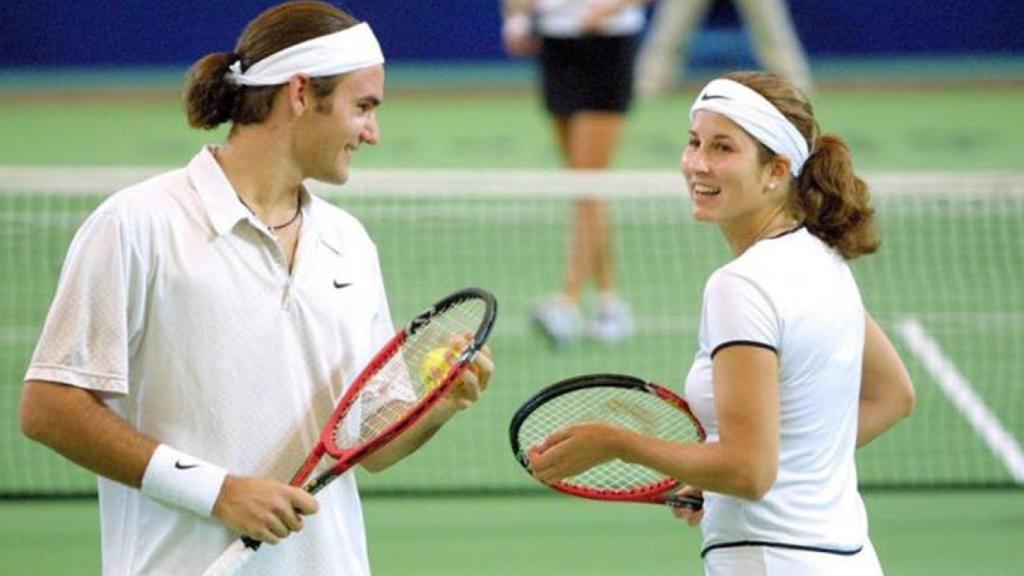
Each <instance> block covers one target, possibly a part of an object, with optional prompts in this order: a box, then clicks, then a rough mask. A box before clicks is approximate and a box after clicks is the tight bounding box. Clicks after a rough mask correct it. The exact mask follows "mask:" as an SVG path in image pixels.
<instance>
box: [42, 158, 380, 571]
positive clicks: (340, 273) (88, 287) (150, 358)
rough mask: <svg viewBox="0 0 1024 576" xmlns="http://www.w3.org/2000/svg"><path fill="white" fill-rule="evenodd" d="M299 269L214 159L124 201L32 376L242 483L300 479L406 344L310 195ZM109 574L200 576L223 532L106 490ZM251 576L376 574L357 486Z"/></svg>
mask: <svg viewBox="0 0 1024 576" xmlns="http://www.w3.org/2000/svg"><path fill="white" fill-rule="evenodd" d="M302 203H303V205H302V228H301V232H300V237H299V243H298V248H297V252H296V255H295V260H294V264H293V269H292V273H291V274H290V275H289V273H288V270H287V266H286V263H285V258H284V254H283V252H282V251H281V249H280V248H279V246H278V245H277V243H276V242H275V240H274V238H273V237H272V235H271V234H270V232H269V230H268V229H267V228H266V226H264V225H263V224H262V223H260V222H259V221H258V220H256V219H255V218H254V217H253V216H252V215H251V214H250V213H249V212H248V211H247V209H246V208H245V207H244V206H243V205H242V203H241V202H240V201H239V199H238V197H237V195H236V193H235V191H234V189H233V188H232V187H231V184H230V183H229V182H228V180H227V178H226V176H225V175H224V173H223V171H222V170H221V169H220V166H219V165H218V164H217V162H216V160H215V159H214V157H213V154H212V153H211V152H210V150H208V149H204V150H202V151H200V152H199V153H198V154H197V155H196V156H195V157H194V158H193V160H192V161H191V162H190V163H189V165H188V166H187V167H186V168H184V169H182V170H176V171H173V172H169V173H166V174H163V175H160V176H157V177H155V178H152V179H150V180H147V181H145V182H143V183H141V184H138V185H136V186H132V187H130V188H128V189H126V190H123V191H121V192H119V193H117V194H115V195H113V196H111V197H110V198H109V199H108V200H107V201H105V202H104V203H103V204H102V205H101V206H100V207H99V208H98V209H97V210H96V211H95V212H94V213H93V214H92V215H91V216H90V217H89V218H88V220H87V221H86V222H85V223H84V224H83V225H82V227H81V229H80V230H79V231H78V233H77V234H76V236H75V238H74V240H73V242H72V244H71V247H70V248H69V250H68V255H67V258H66V261H65V264H64V269H63V272H62V274H61V279H60V283H59V286H58V289H57V293H56V295H55V297H54V301H53V305H52V307H51V309H50V312H49V316H48V318H47V320H46V324H45V326H44V328H43V333H42V336H41V338H40V341H39V344H38V346H37V348H36V351H35V354H34V356H33V359H32V362H31V365H30V367H29V370H28V373H27V375H26V379H34V380H48V381H54V382H62V383H66V384H70V385H73V386H79V387H82V388H87V389H90V390H94V391H97V392H100V393H102V395H103V396H104V397H105V398H106V400H107V403H108V405H109V406H110V407H111V408H112V409H113V410H114V411H115V412H117V413H118V414H119V415H120V416H121V417H123V418H124V419H125V420H127V421H128V423H130V424H131V425H132V426H134V427H136V428H137V429H138V430H140V431H141V432H142V433H143V434H146V435H148V436H151V437H152V438H154V439H156V440H158V441H160V442H162V443H165V444H168V445H170V446H172V447H174V448H176V449H178V450H181V451H183V452H186V453H189V454H192V455H195V456H197V457H200V458H203V459H204V460H207V461H209V462H212V463H215V464H217V465H220V466H223V467H224V468H226V469H228V471H229V472H230V473H232V474H241V475H255V476H263V477H269V478H277V479H281V480H287V479H288V478H290V477H291V474H292V473H293V472H294V470H295V469H296V467H297V466H298V465H299V464H300V463H301V460H302V458H303V456H304V455H305V454H306V452H308V451H309V450H310V449H311V448H312V446H313V445H314V443H315V441H316V438H317V435H318V432H319V427H320V426H321V425H322V424H323V423H324V422H325V421H326V420H327V418H328V416H329V414H330V412H331V409H332V407H333V405H334V403H335V401H336V400H337V399H338V398H339V397H340V396H341V394H342V392H343V390H344V389H345V387H346V386H347V385H348V384H349V383H350V382H351V380H352V378H353V377H354V376H355V375H356V374H357V372H358V370H359V369H360V368H361V367H362V366H363V365H364V364H365V363H366V362H367V361H368V360H369V358H370V357H371V356H372V355H373V353H374V352H375V351H376V350H377V349H378V348H379V347H380V346H381V345H382V344H383V343H384V342H385V341H386V340H387V339H388V338H389V337H390V336H391V335H392V334H393V333H394V328H393V325H392V323H391V317H390V313H389V311H388V304H387V297H386V294H385V291H384V286H383V281H382V278H381V272H380V267H379V263H378V261H377V251H376V247H375V246H374V244H373V242H372V241H371V240H370V238H369V236H368V235H367V234H366V231H365V230H364V228H363V227H362V225H361V224H359V222H358V221H356V220H355V219H354V218H353V217H352V216H350V215H349V214H347V213H346V212H344V211H342V210H340V209H338V208H336V207H334V206H332V205H330V204H329V203H327V202H325V201H323V200H321V199H319V198H316V197H314V196H311V195H309V194H308V193H307V192H305V191H303V197H302ZM99 492H100V511H101V517H102V528H103V531H102V539H103V572H104V574H117V575H121V574H143V573H145V574H195V573H201V572H202V571H203V570H204V569H205V568H206V567H207V566H208V565H209V564H210V563H211V562H213V560H214V559H215V558H216V557H217V556H218V555H219V554H220V553H221V551H222V550H223V549H224V548H226V547H227V546H228V545H229V544H230V543H231V542H232V540H233V538H234V537H233V535H231V534H229V532H228V530H226V529H225V528H224V527H223V526H222V525H221V524H220V523H218V522H217V521H216V520H214V519H208V518H201V517H199V516H197V515H195V514H193V513H191V512H187V511H184V510H180V509H176V508H172V507H169V506H166V505H164V504H162V503H160V502H156V501H154V500H151V499H149V498H147V497H145V496H143V495H142V494H141V492H139V491H138V490H135V489H132V488H128V487H125V486H123V485H120V484H117V483H115V482H111V481H108V480H106V479H102V478H101V479H100V480H99ZM318 499H319V500H320V512H319V513H318V514H316V515H315V516H313V517H310V518H308V519H307V523H306V526H305V529H304V530H303V532H302V533H301V534H298V535H293V536H292V537H291V538H288V539H287V540H286V541H284V542H283V543H282V544H280V545H278V546H266V547H264V548H263V549H262V550H261V551H260V553H259V554H258V555H257V556H258V557H257V559H256V560H255V561H254V562H253V563H252V565H251V567H252V570H251V572H247V573H251V574H315V573H318V572H322V571H324V570H326V569H328V567H329V570H331V571H333V572H336V573H343V574H349V575H360V574H367V573H368V572H369V567H368V562H367V554H366V544H365V536H364V532H363V519H362V512H361V507H360V503H359V498H358V493H357V490H356V483H355V479H354V477H353V475H352V474H351V473H350V474H347V475H345V476H344V477H342V478H340V479H338V480H337V481H335V483H334V484H332V485H331V486H330V487H328V488H327V489H326V490H324V491H323V492H321V493H320V494H319V495H318Z"/></svg>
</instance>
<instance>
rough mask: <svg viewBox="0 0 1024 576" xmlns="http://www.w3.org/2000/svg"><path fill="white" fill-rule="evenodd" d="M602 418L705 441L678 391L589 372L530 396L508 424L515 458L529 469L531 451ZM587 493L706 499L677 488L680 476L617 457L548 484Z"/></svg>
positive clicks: (610, 497) (696, 503) (628, 498)
mask: <svg viewBox="0 0 1024 576" xmlns="http://www.w3.org/2000/svg"><path fill="white" fill-rule="evenodd" d="M584 422H603V423H607V424H613V425H616V426H620V427H622V428H627V429H629V430H632V431H634V432H638V433H640V434H644V435H647V436H654V437H657V438H661V439H664V440H671V441H675V442H703V441H704V438H705V433H704V428H703V427H702V426H701V424H700V422H699V421H698V420H697V418H696V417H695V416H694V415H693V413H692V412H691V411H690V407H689V405H688V404H687V403H686V401H685V400H683V399H682V398H680V397H679V396H678V395H677V394H675V393H674V392H672V391H671V390H668V389H667V388H665V387H663V386H659V385H658V384H653V383H651V382H646V381H644V380H641V379H639V378H635V377H633V376H624V375H621V374H588V375H584V376H576V377H574V378H569V379H567V380H562V381H561V382H557V383H555V384H552V385H550V386H548V387H546V388H544V389H542V390H540V391H539V392H537V393H536V394H534V395H533V396H532V397H530V398H529V399H528V400H527V401H526V402H524V403H523V405H522V406H521V407H520V408H519V410H517V411H516V413H515V415H514V416H513V417H512V422H511V424H510V425H509V441H510V442H511V444H512V452H513V454H515V457H516V460H518V461H519V463H520V464H521V465H522V466H523V468H525V469H526V470H527V472H529V470H530V461H529V451H530V448H531V447H533V446H537V445H540V444H541V442H543V441H544V439H545V438H547V437H548V436H550V435H551V434H552V433H554V432H555V431H557V430H559V429H562V428H565V427H567V426H571V425H573V424H581V423H584ZM549 486H550V487H551V488H554V489H555V490H558V491H559V492H563V493H565V494H570V495H572V496H579V497H582V498H589V499H592V500H604V501H613V502H642V503H648V504H662V505H668V506H672V507H676V508H688V509H690V510H699V509H700V508H701V507H702V506H703V499H701V498H699V497H694V496H682V495H679V494H676V492H677V491H678V490H679V489H680V488H681V486H680V483H679V481H678V480H676V479H675V478H672V477H669V476H666V475H664V474H662V473H660V472H658V471H655V470H652V469H650V468H647V467H645V466H641V465H639V464H631V463H628V462H623V461H622V460H618V459H613V460H610V461H608V462H604V463H602V464H599V465H597V466H594V467H593V468H591V469H589V470H586V471H584V472H583V473H581V474H577V475H576V476H572V477H569V478H564V479H562V480H560V481H558V482H556V483H553V484H549Z"/></svg>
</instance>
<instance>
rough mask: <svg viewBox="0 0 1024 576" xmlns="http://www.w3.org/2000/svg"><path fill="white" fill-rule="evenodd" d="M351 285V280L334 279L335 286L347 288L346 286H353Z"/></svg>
mask: <svg viewBox="0 0 1024 576" xmlns="http://www.w3.org/2000/svg"><path fill="white" fill-rule="evenodd" d="M351 285H352V283H351V282H338V281H337V280H335V281H334V287H335V288H345V287H346V286H351Z"/></svg>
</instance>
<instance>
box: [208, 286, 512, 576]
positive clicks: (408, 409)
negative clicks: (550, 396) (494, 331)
mask: <svg viewBox="0 0 1024 576" xmlns="http://www.w3.org/2000/svg"><path fill="white" fill-rule="evenodd" d="M496 313H497V302H496V301H495V299H494V296H493V295H491V294H490V293H489V292H486V291H484V290H481V289H479V288H468V289H465V290H460V291H458V292H455V293H453V294H450V295H448V296H446V297H445V298H443V299H441V300H440V301H438V302H437V303H435V304H434V305H433V306H431V307H430V308H428V309H427V310H425V311H424V312H422V313H420V314H419V315H417V316H416V317H415V318H413V320H412V321H411V322H409V324H408V325H407V326H405V327H404V328H403V329H401V330H399V331H398V333H396V334H395V336H394V337H393V338H392V339H391V340H390V341H388V343H387V344H385V345H384V347H383V348H382V349H381V350H380V351H379V352H377V354H376V355H375V356H374V357H373V359H372V360H370V362H369V364H367V366H366V367H365V368H364V369H363V371H362V372H361V373H360V374H359V375H358V376H357V377H356V378H355V380H354V381H353V382H352V384H351V385H350V386H349V387H348V389H347V390H346V391H345V394H344V395H343V396H342V398H341V400H339V401H338V404H337V406H336V407H335V408H334V412H333V413H332V414H331V417H330V419H329V420H328V422H327V424H326V425H325V426H324V428H323V430H322V431H321V433H320V439H319V440H318V441H317V444H316V446H315V447H314V448H313V450H312V452H310V454H309V455H308V457H307V458H306V460H305V462H304V463H303V464H302V466H301V467H300V468H299V470H298V471H297V472H296V473H295V475H294V476H293V477H292V479H291V481H289V484H291V485H292V486H297V487H302V488H303V489H305V490H306V491H308V492H309V493H310V494H316V493H317V492H319V491H320V490H322V489H323V488H324V487H325V486H327V485H328V484H329V483H330V482H331V481H332V480H334V479H335V478H337V477H338V476H340V475H342V474H344V473H345V472H346V471H348V470H350V469H351V468H352V467H353V466H355V465H356V464H359V463H360V462H363V461H364V460H366V458H368V457H370V456H371V455H372V454H374V453H377V452H378V451H379V450H380V449H381V448H383V447H384V446H387V445H388V444H389V443H391V442H392V441H393V440H394V439H396V438H398V437H399V436H400V435H401V434H402V433H403V432H405V431H406V430H408V429H409V428H410V427H412V426H413V425H414V424H416V423H417V422H419V421H420V420H421V419H422V418H423V417H424V416H425V415H426V414H428V413H429V412H430V411H431V410H432V409H433V408H434V407H435V406H436V405H437V404H438V403H439V402H441V400H442V399H443V398H445V396H446V395H448V393H449V392H450V391H451V390H452V389H453V388H454V387H455V386H456V384H457V383H458V382H459V380H460V378H461V377H462V375H463V374H464V372H465V371H466V370H467V369H468V368H469V367H470V363H471V362H473V359H474V358H475V357H476V355H477V353H478V352H480V350H481V349H482V348H483V347H484V344H485V343H486V341H487V338H488V336H490V333H491V328H492V327H493V325H494V319H495V316H496ZM439 351H440V352H439ZM325 454H326V455H329V456H330V457H331V458H332V459H333V460H334V463H333V465H331V466H330V467H329V468H327V469H325V470H323V471H322V472H320V473H319V474H318V475H317V476H316V477H315V478H313V479H312V480H309V477H310V476H311V475H312V473H313V472H314V470H315V469H316V467H317V465H318V464H319V463H320V461H321V459H323V456H324V455H325ZM260 545H261V542H260V541H258V540H254V539H251V538H248V537H242V538H241V539H239V540H237V541H235V543H234V544H232V545H231V546H230V547H229V548H228V549H227V550H225V551H224V553H223V554H221V556H220V557H219V558H218V559H217V561H216V562H214V563H213V564H212V565H211V566H210V567H209V568H208V569H207V570H206V572H204V576H222V575H227V574H236V573H238V572H239V571H240V570H241V569H242V567H243V566H245V565H246V564H247V563H248V562H249V560H251V559H252V557H253V555H254V554H255V553H256V551H257V550H258V549H259V548H260Z"/></svg>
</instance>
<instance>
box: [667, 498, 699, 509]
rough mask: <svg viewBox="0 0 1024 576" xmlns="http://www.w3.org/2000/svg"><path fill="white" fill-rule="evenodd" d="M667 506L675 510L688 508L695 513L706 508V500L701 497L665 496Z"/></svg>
mask: <svg viewBox="0 0 1024 576" xmlns="http://www.w3.org/2000/svg"><path fill="white" fill-rule="evenodd" d="M665 504H666V505H668V506H671V507H673V508H686V509H687V510H693V511H694V512H696V511H698V510H700V509H701V508H703V507H704V499H703V498H701V497H700V496H680V495H679V494H669V495H667V496H665Z"/></svg>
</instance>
